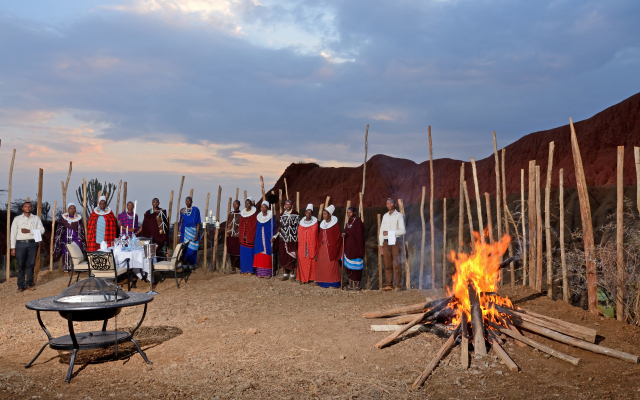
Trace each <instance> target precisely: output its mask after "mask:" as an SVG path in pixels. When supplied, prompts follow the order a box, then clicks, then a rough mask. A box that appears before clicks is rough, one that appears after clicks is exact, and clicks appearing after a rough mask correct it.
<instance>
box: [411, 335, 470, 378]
mask: <svg viewBox="0 0 640 400" xmlns="http://www.w3.org/2000/svg"><path fill="white" fill-rule="evenodd" d="M459 331H460V326H459V325H458V328H456V330H455V331H454V332H453V334H452V335H451V336H449V339H447V341H446V342H445V343H444V345H442V347H441V348H440V350H438V352H437V353H436V355H435V356H434V357H433V359H431V362H430V363H429V365H427V368H425V369H424V371H422V373H421V374H420V376H418V378H417V379H416V380H415V382H413V388H414V389H417V388H419V387H420V386H422V385H423V384H424V382H425V381H426V380H427V378H428V377H429V375H431V373H432V372H433V370H434V369H435V368H436V367H437V366H438V363H439V362H440V360H441V359H442V357H444V356H445V355H446V354H447V353H448V352H449V350H451V348H452V347H453V346H454V345H455V344H456V338H457V336H458V332H459Z"/></svg>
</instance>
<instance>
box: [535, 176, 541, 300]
mask: <svg viewBox="0 0 640 400" xmlns="http://www.w3.org/2000/svg"><path fill="white" fill-rule="evenodd" d="M540 196H541V193H540V166H539V165H536V290H537V291H538V292H542V204H541V201H540Z"/></svg>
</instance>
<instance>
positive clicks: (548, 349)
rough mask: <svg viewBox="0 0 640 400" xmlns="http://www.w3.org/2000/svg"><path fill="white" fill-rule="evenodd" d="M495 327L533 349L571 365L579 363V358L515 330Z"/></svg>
mask: <svg viewBox="0 0 640 400" xmlns="http://www.w3.org/2000/svg"><path fill="white" fill-rule="evenodd" d="M496 329H498V330H499V331H500V332H502V333H504V334H505V335H507V336H511V337H512V338H514V339H516V340H519V341H520V342H522V343H526V344H528V345H529V346H531V347H533V348H535V349H538V350H540V351H542V352H544V353H547V354H549V355H552V356H554V357H556V358H559V359H560V360H562V361H566V362H568V363H571V364H573V365H578V364H580V361H581V360H580V359H579V358H576V357H571V356H569V355H566V354H564V353H561V352H559V351H557V350H554V349H552V348H551V347H548V346H545V345H543V344H542V343H538V342H536V341H534V340H531V339H529V338H528V337H526V336H522V335H520V334H518V333H516V332H514V331H512V330H510V329H507V328H503V327H496Z"/></svg>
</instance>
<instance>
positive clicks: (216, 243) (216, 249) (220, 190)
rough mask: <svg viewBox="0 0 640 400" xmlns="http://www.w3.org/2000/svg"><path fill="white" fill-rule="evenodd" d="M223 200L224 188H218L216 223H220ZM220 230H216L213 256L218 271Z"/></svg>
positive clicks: (212, 262)
mask: <svg viewBox="0 0 640 400" xmlns="http://www.w3.org/2000/svg"><path fill="white" fill-rule="evenodd" d="M221 199H222V186H218V202H217V203H216V221H220V200H221ZM219 234H220V229H216V233H215V234H214V235H213V252H212V253H213V254H211V265H212V268H213V269H214V270H215V269H216V260H217V256H218V235H219Z"/></svg>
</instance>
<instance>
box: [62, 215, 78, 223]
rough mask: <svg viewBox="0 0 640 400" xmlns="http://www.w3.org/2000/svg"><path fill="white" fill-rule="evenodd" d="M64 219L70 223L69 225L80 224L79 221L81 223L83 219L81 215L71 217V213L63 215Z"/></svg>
mask: <svg viewBox="0 0 640 400" xmlns="http://www.w3.org/2000/svg"><path fill="white" fill-rule="evenodd" d="M62 218H63V219H64V220H65V221H67V222H69V223H71V222H78V221H80V220H81V219H82V217H80V215H79V214H78V213H76V214H74V216H73V217H70V216H69V213H64V214H62Z"/></svg>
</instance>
